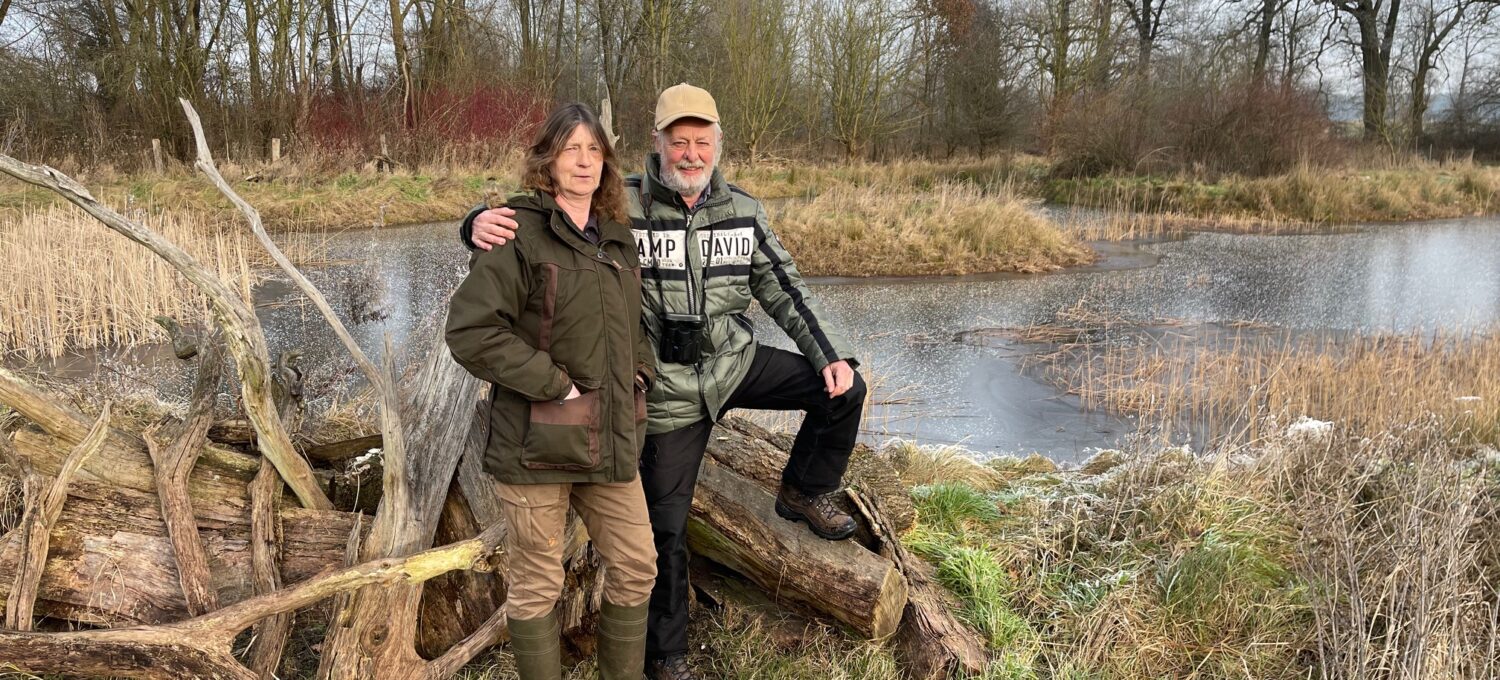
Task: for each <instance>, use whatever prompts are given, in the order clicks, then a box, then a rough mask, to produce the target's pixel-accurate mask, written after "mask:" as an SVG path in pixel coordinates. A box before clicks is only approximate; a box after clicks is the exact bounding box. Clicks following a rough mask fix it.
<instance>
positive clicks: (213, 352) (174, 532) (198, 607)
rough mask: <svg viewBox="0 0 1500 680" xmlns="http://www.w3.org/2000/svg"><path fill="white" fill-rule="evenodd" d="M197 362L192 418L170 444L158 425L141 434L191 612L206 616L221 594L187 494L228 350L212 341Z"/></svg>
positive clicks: (214, 607) (180, 579)
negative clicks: (159, 434)
mask: <svg viewBox="0 0 1500 680" xmlns="http://www.w3.org/2000/svg"><path fill="white" fill-rule="evenodd" d="M207 345H208V346H207V347H206V348H205V349H204V350H203V351H202V352H201V355H200V356H201V357H202V358H200V359H199V360H198V380H197V381H196V383H195V384H194V385H193V396H192V398H191V399H190V400H189V402H188V415H187V421H186V422H185V423H183V426H182V428H181V431H180V433H179V434H178V435H177V437H176V438H175V439H174V440H173V441H172V442H171V444H169V445H167V446H162V445H161V444H159V443H157V441H156V437H155V434H156V431H157V430H158V429H159V425H156V426H152V427H151V428H150V429H148V430H146V431H145V432H144V433H143V434H142V438H143V439H145V440H146V451H147V452H148V453H149V454H150V455H151V464H152V466H153V467H154V469H155V472H156V498H157V500H158V501H159V502H160V503H161V518H162V521H163V522H164V523H165V524H166V525H167V535H168V536H169V537H170V538H171V539H172V553H173V556H174V557H176V558H177V580H178V582H179V583H181V584H182V594H183V596H184V597H185V598H186V599H187V607H188V613H189V614H191V615H193V616H198V615H200V614H207V613H208V612H211V611H213V610H215V609H218V608H219V595H218V593H216V592H215V591H214V588H213V579H212V578H211V577H210V575H209V569H208V551H207V550H205V549H204V547H203V542H202V541H201V540H200V539H199V538H198V521H197V520H196V519H195V518H194V517H193V504H192V497H191V495H190V494H189V493H188V475H190V474H191V473H192V471H193V465H194V464H196V463H197V462H198V455H199V454H200V453H202V452H203V445H204V444H206V443H207V439H208V428H209V427H210V426H212V425H213V424H214V396H215V395H217V394H218V391H219V378H220V376H221V375H222V371H223V369H222V362H223V353H222V351H221V350H220V349H219V345H218V344H217V343H215V342H212V341H210V342H208V343H207Z"/></svg>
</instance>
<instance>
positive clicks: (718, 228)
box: [460, 83, 865, 680]
mask: <svg viewBox="0 0 1500 680" xmlns="http://www.w3.org/2000/svg"><path fill="white" fill-rule="evenodd" d="M652 137H653V142H654V148H655V152H654V153H652V154H650V155H649V156H647V158H646V172H645V173H644V174H641V175H633V176H630V177H628V178H627V179H626V180H625V185H626V190H627V194H628V196H627V202H628V203H629V209H630V218H631V229H632V231H633V232H634V235H635V239H636V246H637V249H638V251H639V254H640V262H641V269H640V281H641V296H642V302H643V303H644V305H645V312H643V314H642V323H644V324H645V326H646V332H647V335H648V336H649V337H650V338H651V340H652V342H653V344H654V346H655V349H656V356H657V360H658V368H657V373H656V375H657V377H656V380H655V383H654V384H651V385H638V387H639V388H640V389H642V390H645V391H646V402H647V409H646V413H644V414H640V415H641V416H642V417H646V418H648V423H647V430H646V431H647V435H646V443H645V448H644V450H643V451H642V452H641V458H640V461H641V469H640V473H641V483H642V486H643V488H644V489H645V492H646V504H647V508H648V512H649V514H650V518H651V530H652V534H653V537H654V539H655V542H656V552H657V580H656V585H655V587H654V589H653V590H652V593H651V605H650V608H649V615H648V626H647V643H646V655H647V659H648V662H647V670H646V674H647V677H649V678H653V679H664V680H689V679H691V678H695V677H696V676H695V675H694V673H693V672H692V670H691V669H690V668H689V666H688V664H687V660H686V652H687V650H688V642H687V623H688V573H687V572H688V551H687V518H688V511H689V509H690V508H691V506H692V497H693V489H694V486H695V485H696V484H697V478H698V467H699V464H700V463H701V462H702V460H703V454H704V450H705V448H706V447H707V446H708V437H709V433H710V431H711V430H712V429H713V423H714V422H715V421H717V420H718V419H719V418H721V417H723V415H724V414H725V413H726V412H728V411H729V410H730V409H734V408H749V409H761V410H777V411H781V410H800V411H803V412H805V413H806V417H805V418H804V419H803V421H802V426H801V429H799V430H798V432H797V437H796V439H795V440H794V443H793V445H792V450H791V456H790V460H789V461H788V463H787V466H786V468H785V469H784V470H783V471H782V478H781V490H780V493H779V494H778V495H777V498H776V502H775V508H776V512H777V513H778V514H779V515H780V516H781V517H783V518H786V519H788V520H792V521H803V522H806V523H807V525H808V527H809V528H810V529H811V530H812V531H813V533H815V534H817V535H818V536H821V537H823V538H825V539H828V540H842V539H845V538H848V537H849V536H850V535H852V534H853V532H854V519H853V518H852V517H850V516H849V515H848V514H847V513H845V512H843V511H842V510H840V509H839V508H838V506H837V505H835V504H834V502H833V500H834V498H835V497H836V495H837V493H838V491H839V487H840V485H841V484H842V479H843V475H844V471H845V468H846V467H847V466H848V462H849V454H850V452H851V450H852V449H853V447H854V441H855V438H856V436H857V434H858V431H859V424H860V413H861V410H862V407H863V403H864V398H865V383H864V380H863V379H862V378H861V377H860V375H859V374H858V373H857V372H856V371H855V370H854V369H855V367H856V365H857V363H856V362H855V360H854V355H853V352H852V350H851V349H850V346H849V344H848V342H847V340H846V339H845V338H844V336H843V335H842V334H840V333H838V332H837V331H836V330H835V329H834V328H833V326H832V325H831V324H830V323H828V317H827V315H826V314H825V313H824V312H823V310H822V308H821V306H820V305H819V304H818V302H817V301H816V300H815V299H814V298H813V296H812V294H811V293H810V292H809V291H808V289H807V287H806V286H805V285H803V282H802V277H801V276H800V275H799V274H798V272H797V267H796V265H795V264H794V263H793V262H792V257H791V255H790V254H788V253H787V252H786V250H785V249H784V248H782V246H781V243H780V241H778V240H777V239H776V236H775V234H773V233H772V232H771V228H770V224H769V223H768V220H767V217H766V212H765V210H764V209H763V208H762V207H761V205H760V202H759V201H757V200H755V199H754V198H752V197H751V196H750V195H749V194H747V193H745V192H744V191H743V190H741V189H740V188H739V187H736V186H734V185H733V184H729V183H727V182H725V181H724V177H723V175H722V174H721V173H720V172H719V170H718V169H717V167H716V161H717V160H718V158H719V156H720V153H721V152H722V149H723V133H722V131H721V129H720V126H719V113H718V108H717V106H716V104H715V103H714V100H713V97H712V96H710V95H709V93H708V92H706V91H704V90H702V89H700V88H697V87H693V86H691V85H688V84H686V83H684V84H680V85H675V86H673V87H670V88H667V89H666V90H664V91H663V92H662V93H661V96H660V97H659V98H658V99H657V104H656V122H655V126H654V128H653V134H652ZM513 214H514V213H513V212H512V211H511V210H509V209H507V208H496V209H485V208H483V207H481V208H476V209H475V210H474V211H473V212H472V213H470V214H469V216H468V217H467V218H466V219H465V220H464V224H463V226H462V227H461V229H460V237H461V239H462V240H463V242H464V244H465V245H466V246H470V247H474V248H481V249H485V250H488V249H489V248H491V247H494V246H497V245H503V244H504V243H505V242H506V241H507V240H508V239H511V238H513V237H514V236H515V231H514V230H515V228H516V223H515V221H514V220H513V219H511V215H513ZM752 300H754V301H757V302H759V303H760V305H761V307H762V308H763V309H765V311H766V313H767V314H769V315H770V317H771V318H772V319H774V320H775V322H776V323H777V325H779V326H780V327H781V329H782V330H783V331H785V332H786V334H787V335H788V336H789V337H791V338H792V340H793V341H794V342H795V343H796V345H797V347H798V349H799V350H801V353H800V354H799V353H796V352H789V351H786V350H781V349H775V348H772V347H767V346H764V345H761V344H759V343H757V342H756V341H755V338H754V337H753V334H752V325H751V322H750V320H749V319H748V318H747V317H746V313H747V312H748V311H749V309H750V303H751V301H752Z"/></svg>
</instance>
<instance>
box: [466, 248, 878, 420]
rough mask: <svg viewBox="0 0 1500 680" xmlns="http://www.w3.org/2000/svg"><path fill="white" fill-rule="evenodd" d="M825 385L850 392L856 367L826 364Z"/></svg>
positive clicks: (831, 393) (835, 391) (836, 391)
mask: <svg viewBox="0 0 1500 680" xmlns="http://www.w3.org/2000/svg"><path fill="white" fill-rule="evenodd" d="M475 222H478V220H475ZM476 231H477V230H476ZM823 385H824V386H825V387H826V388H827V390H828V398H829V399H833V398H835V397H838V396H840V395H842V394H843V393H845V392H848V391H849V388H851V387H853V386H854V369H853V368H850V367H849V362H847V361H835V362H833V363H831V364H828V365H827V366H824V367H823Z"/></svg>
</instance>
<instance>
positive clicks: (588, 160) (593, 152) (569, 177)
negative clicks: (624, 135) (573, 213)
mask: <svg viewBox="0 0 1500 680" xmlns="http://www.w3.org/2000/svg"><path fill="white" fill-rule="evenodd" d="M602 172H604V148H603V147H602V146H600V144H599V142H598V140H596V139H594V136H593V135H592V134H589V130H588V128H587V127H584V126H583V124H581V123H580V124H579V125H578V126H577V127H574V128H573V134H571V135H569V136H568V141H567V142H564V143H563V149H562V152H561V153H559V154H557V160H555V161H552V182H553V184H554V185H556V186H557V192H558V194H562V195H566V196H567V197H569V198H573V199H585V198H590V197H592V196H593V195H594V190H595V189H598V188H599V175H600V173H602Z"/></svg>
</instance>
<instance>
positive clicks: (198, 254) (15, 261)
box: [0, 206, 321, 357]
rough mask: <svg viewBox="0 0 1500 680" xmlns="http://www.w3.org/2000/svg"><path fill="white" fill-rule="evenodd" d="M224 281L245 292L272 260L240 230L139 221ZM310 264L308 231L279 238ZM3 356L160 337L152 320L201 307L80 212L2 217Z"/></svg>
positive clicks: (198, 312)
mask: <svg viewBox="0 0 1500 680" xmlns="http://www.w3.org/2000/svg"><path fill="white" fill-rule="evenodd" d="M137 217H138V218H139V219H140V220H141V221H142V222H143V223H145V224H146V225H147V226H149V227H150V228H152V229H154V230H156V231H157V232H158V233H160V234H162V235H163V236H165V237H166V238H167V239H169V240H171V241H172V242H174V243H176V244H177V245H179V246H181V247H182V248H183V249H184V250H186V251H187V252H188V253H189V254H191V255H192V256H193V257H195V258H197V259H198V261H199V262H202V263H204V264H205V265H207V266H208V267H209V269H210V270H211V271H213V272H214V273H215V274H217V275H218V276H219V277H220V278H221V279H223V280H224V281H226V282H229V283H230V284H231V285H234V286H236V287H238V288H239V289H240V290H241V291H242V292H243V294H245V295H246V296H247V298H248V295H249V293H248V291H249V290H250V288H251V286H253V285H254V283H255V281H256V280H257V277H258V276H259V274H258V273H257V268H258V267H260V266H263V265H267V264H269V258H268V257H266V256H265V254H264V250H263V249H262V248H261V247H260V245H259V244H258V243H256V242H255V241H254V238H253V237H252V236H251V235H250V234H249V231H248V230H247V229H246V228H245V227H243V226H234V227H220V226H218V225H216V224H210V223H205V222H204V221H203V220H201V219H199V218H196V217H192V216H170V215H164V216H148V215H144V214H142V215H138V216H137ZM280 240H281V244H280V245H281V247H282V250H283V251H285V252H286V253H287V256H288V257H290V258H292V259H293V260H294V261H298V262H307V261H310V260H312V259H314V258H315V257H316V255H317V253H318V252H319V251H320V250H321V246H320V245H319V241H320V239H319V238H318V237H316V236H314V235H311V234H298V235H292V236H286V237H282V238H281V239H280ZM0 253H4V254H5V256H4V257H3V258H0V352H18V353H21V354H24V355H26V356H28V357H36V356H57V355H59V354H61V353H62V352H64V351H66V350H69V349H81V348H88V347H98V346H102V345H115V344H119V345H124V344H135V343H141V342H152V341H159V340H164V339H166V334H165V332H164V331H163V330H162V329H161V327H159V326H158V325H157V324H156V323H155V322H154V319H155V318H156V317H157V316H170V317H174V318H177V319H198V318H201V317H202V315H203V314H204V312H205V311H206V306H205V301H204V300H203V299H202V297H201V296H200V295H199V294H198V293H197V292H196V290H193V289H191V288H190V286H189V284H187V282H186V281H184V280H183V279H182V278H181V277H180V276H179V275H178V274H177V272H176V270H174V269H173V268H172V267H171V266H170V265H168V264H167V263H166V262H165V261H164V260H162V259H161V258H159V257H157V256H156V255H155V254H153V253H151V252H150V251H148V250H147V249H146V248H144V247H142V246H140V245H138V244H136V243H134V242H132V241H130V240H128V239H126V238H125V237H124V236H121V235H119V234H117V233H115V232H113V231H111V230H109V229H107V228H105V227H103V226H102V225H100V224H99V223H98V222H97V221H95V220H94V218H92V217H89V216H88V215H86V214H84V213H83V212H81V211H79V210H75V209H72V208H63V207H59V206H47V207H43V208H39V209H35V210H27V211H25V212H22V213H20V214H19V215H17V216H15V217H14V219H12V218H11V216H9V215H7V216H6V217H5V218H4V219H0Z"/></svg>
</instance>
